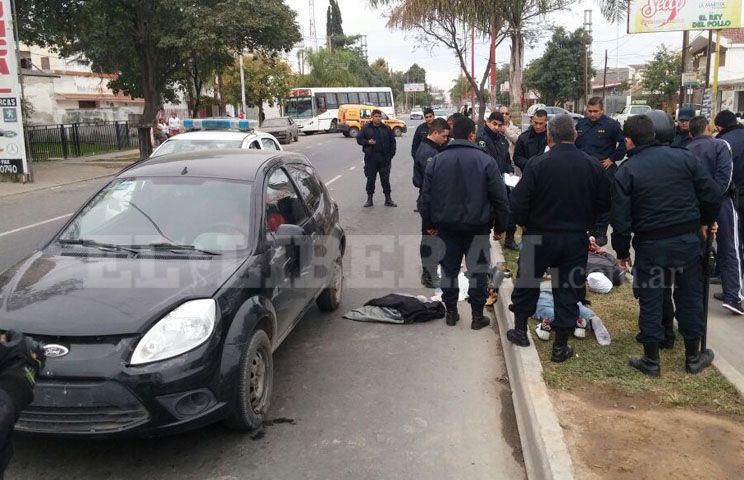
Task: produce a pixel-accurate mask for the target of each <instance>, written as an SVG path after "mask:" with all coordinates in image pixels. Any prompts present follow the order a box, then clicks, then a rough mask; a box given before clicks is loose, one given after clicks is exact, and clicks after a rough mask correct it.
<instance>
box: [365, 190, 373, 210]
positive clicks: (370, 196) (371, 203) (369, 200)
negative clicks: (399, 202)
mask: <svg viewBox="0 0 744 480" xmlns="http://www.w3.org/2000/svg"><path fill="white" fill-rule="evenodd" d="M364 206H365V207H372V206H374V203H373V202H372V194H371V193H368V194H367V203H365V204H364Z"/></svg>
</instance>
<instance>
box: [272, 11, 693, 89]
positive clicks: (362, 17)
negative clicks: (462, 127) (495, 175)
mask: <svg viewBox="0 0 744 480" xmlns="http://www.w3.org/2000/svg"><path fill="white" fill-rule="evenodd" d="M286 1H287V3H288V4H289V5H290V6H291V7H292V8H293V9H295V10H296V11H297V13H298V22H299V23H300V27H301V28H302V32H303V35H304V36H305V42H306V43H308V44H309V43H310V39H309V29H310V28H309V27H310V9H309V1H308V0H286ZM339 6H340V7H341V14H342V17H343V21H344V23H343V27H344V32H345V33H346V34H348V35H357V34H359V35H367V37H368V40H367V41H368V45H369V59H370V61H372V60H374V59H376V58H379V57H382V58H385V59H386V60H387V61H388V63H389V64H390V66H391V67H392V68H394V69H395V70H407V69H408V67H410V66H411V64H413V63H418V64H419V65H420V66H422V67H424V68H425V69H426V72H427V81H428V82H429V83H430V84H433V85H435V86H437V87H439V88H443V89H445V90H447V91H449V89H450V87H451V86H452V81H453V79H455V78H456V77H457V75H458V72H459V67H458V63H457V61H456V59H455V57H454V55H453V54H452V53H451V51H450V50H447V49H445V48H444V47H440V46H438V45H434V48H431V45H420V44H418V42H417V40H416V38H415V35H413V34H411V33H407V32H403V31H400V30H391V29H388V28H387V27H386V23H387V21H386V19H385V12H384V11H383V10H374V9H371V8H369V7H368V6H367V2H366V0H339ZM327 8H328V1H327V0H315V22H316V30H317V34H318V43H319V45H320V46H322V45H323V44H324V43H325V24H326V9H327ZM586 9H589V10H592V21H593V25H592V30H593V33H594V35H593V37H594V44H593V46H592V56H593V60H594V65H595V68H596V69H597V70H600V69H601V68H602V66H603V65H604V51H605V49H607V51H608V57H609V61H608V66H609V67H615V66H626V65H628V64H637V63H644V62H646V61H647V60H649V59H650V58H651V57H652V56H653V53H654V51H655V50H656V48H657V47H658V46H659V45H661V44H662V43H663V44H665V45H667V47H669V48H673V49H676V48H681V46H682V32H673V33H645V34H635V35H628V34H627V33H625V29H626V26H625V23H624V22H623V24H622V25H617V24H614V25H613V24H609V23H607V22H606V21H605V20H604V19H603V18H602V15H601V13H600V11H599V8H598V7H597V3H596V2H595V1H594V0H583V1H577V2H576V3H575V4H574V5H573V6H572V7H571V8H570V9H567V10H565V11H562V12H558V13H554V14H552V15H549V16H548V17H547V18H546V20H545V26H546V29H547V28H549V26H550V25H551V24H552V25H555V26H563V27H565V28H567V29H569V30H574V29H576V28H579V27H581V26H582V24H583V21H584V10H586ZM550 35H551V32H550V31H548V30H546V32H545V41H542V42H538V44H537V45H534V46H532V47H528V48H527V49H526V50H525V56H526V61H525V65H526V64H527V63H528V62H529V61H530V60H532V59H534V58H536V57H539V56H540V55H541V54H542V51H543V49H544V48H545V42H546V41H547V40H548V39H549V38H550ZM696 35H697V32H692V34H691V39H692V38H695V36H696ZM508 43H509V42H508V41H504V43H503V44H502V45H501V46H500V47H499V49H498V51H497V53H496V57H497V58H496V61H497V62H498V63H504V62H508V61H509V46H508ZM476 44H478V41H477V40H476ZM487 61H488V45H487V42H486V41H485V40H484V41H481V42H480V45H477V48H476V72H478V71H480V72H481V73H480V75H482V73H483V68H485V65H486V62H487ZM295 63H296V62H295ZM295 68H296V65H295Z"/></svg>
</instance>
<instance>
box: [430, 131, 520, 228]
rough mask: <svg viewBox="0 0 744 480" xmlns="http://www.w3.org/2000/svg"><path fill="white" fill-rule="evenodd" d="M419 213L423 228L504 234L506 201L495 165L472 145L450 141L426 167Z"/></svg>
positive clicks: (504, 190)
mask: <svg viewBox="0 0 744 480" xmlns="http://www.w3.org/2000/svg"><path fill="white" fill-rule="evenodd" d="M419 211H420V213H421V218H422V219H423V224H424V226H425V227H426V228H439V229H443V230H455V231H461V232H468V233H488V231H489V230H490V229H491V227H493V229H494V230H495V231H497V232H503V231H504V229H505V228H506V224H507V220H508V217H509V200H508V199H507V196H506V186H505V185H504V179H503V177H502V176H501V172H500V171H499V169H498V167H497V166H496V162H494V161H493V159H492V158H491V156H490V155H488V154H487V153H486V152H484V151H483V150H481V149H480V148H479V147H478V146H477V145H476V144H474V143H473V142H469V141H467V140H453V141H452V142H450V143H449V144H448V145H447V146H446V147H445V148H444V149H443V150H442V152H441V153H439V154H438V155H437V156H435V157H434V158H433V159H432V161H431V162H430V163H429V165H428V166H427V167H426V174H425V175H424V186H423V189H422V191H421V205H420V208H419Z"/></svg>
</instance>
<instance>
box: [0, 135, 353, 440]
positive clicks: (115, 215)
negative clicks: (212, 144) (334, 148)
mask: <svg viewBox="0 0 744 480" xmlns="http://www.w3.org/2000/svg"><path fill="white" fill-rule="evenodd" d="M338 221H339V213H338V206H337V205H336V204H335V203H334V202H333V200H332V199H331V197H330V195H329V193H328V190H327V189H326V187H325V186H324V185H323V183H322V182H321V181H320V180H319V178H318V176H317V174H316V173H315V171H314V169H313V167H312V165H310V163H308V161H307V159H306V158H305V157H304V156H302V155H299V154H292V153H289V152H278V151H275V152H270V153H267V152H251V151H245V150H235V151H213V152H191V153H187V154H178V155H166V156H163V157H158V158H155V159H150V160H146V161H143V162H139V163H137V164H135V165H134V166H132V167H130V168H128V169H126V170H124V171H122V172H121V173H120V174H119V175H117V177H116V178H115V179H114V180H113V181H111V182H110V183H109V184H108V185H106V186H105V187H104V188H103V189H102V190H100V191H99V192H98V193H97V194H96V195H95V196H93V197H92V198H91V200H90V201H88V202H87V203H86V204H85V206H83V207H82V208H81V209H80V210H79V211H78V212H77V213H76V214H75V215H74V216H73V217H72V218H71V220H70V221H69V222H68V223H67V224H66V225H65V226H64V227H63V228H62V229H61V230H60V231H59V233H58V234H57V235H55V238H54V239H53V240H52V241H51V242H50V243H49V244H48V245H46V246H45V247H44V248H43V249H42V250H40V251H38V252H36V253H34V254H33V255H31V256H30V257H29V258H28V259H26V260H24V261H22V262H20V263H19V264H17V265H16V266H14V267H12V268H11V269H9V270H8V271H6V272H5V273H3V274H2V275H0V329H2V330H8V329H15V330H18V331H21V332H24V333H26V334H27V335H29V336H31V337H32V338H33V339H35V340H38V341H40V342H42V343H43V344H45V352H46V354H47V357H48V358H47V361H46V366H45V368H44V370H43V371H42V372H41V375H40V378H39V380H38V383H37V386H36V391H35V392H36V393H35V399H34V402H33V403H32V404H31V406H30V407H29V408H28V409H27V410H25V411H24V412H23V413H22V415H21V417H20V419H19V421H18V423H17V425H16V430H17V431H21V432H31V433H37V434H53V435H62V436H120V435H132V434H134V435H142V436H153V435H159V434H163V433H166V432H167V433H173V432H178V431H182V430H186V429H190V428H194V427H198V426H201V425H206V424H209V423H212V422H215V421H218V420H225V421H226V422H227V423H228V424H229V425H230V426H232V427H234V428H237V429H243V430H251V429H255V428H257V427H259V426H260V425H261V423H262V421H263V419H264V415H265V414H266V411H267V409H268V408H269V401H270V397H271V390H272V378H273V363H272V353H273V352H274V350H275V349H276V348H277V347H278V346H279V344H280V343H281V342H282V341H283V340H284V339H285V338H286V337H287V335H288V334H289V333H290V332H291V330H292V328H293V327H294V326H295V325H296V324H297V322H298V321H299V320H300V319H301V318H302V316H303V314H304V313H305V312H306V311H307V310H308V309H310V308H311V307H312V306H313V304H317V306H318V307H319V308H320V309H321V310H326V311H330V310H334V309H336V308H338V305H339V302H340V300H341V292H342V289H343V268H342V260H343V254H344V249H345V243H346V237H345V234H344V231H343V230H342V228H341V227H340V226H339V224H338Z"/></svg>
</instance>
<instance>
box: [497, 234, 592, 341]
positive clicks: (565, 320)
mask: <svg viewBox="0 0 744 480" xmlns="http://www.w3.org/2000/svg"><path fill="white" fill-rule="evenodd" d="M588 249H589V238H588V237H587V235H586V233H585V232H577V233H546V234H542V235H536V234H525V233H523V234H522V250H521V251H520V252H519V270H518V272H517V282H516V286H515V288H514V293H512V305H511V306H510V307H509V308H510V310H511V311H512V312H514V313H515V314H517V315H524V316H527V317H531V316H533V315H534V314H535V310H536V309H537V300H538V299H539V298H540V282H541V281H542V278H543V275H544V274H545V272H546V271H547V269H548V268H550V276H551V281H552V283H553V300H554V303H555V320H554V321H553V323H552V325H554V326H555V328H556V329H572V328H574V327H575V326H576V320H578V318H579V306H578V302H579V301H580V300H582V298H581V293H580V292H582V291H583V288H584V285H585V284H586V261H587V255H588V253H587V252H588Z"/></svg>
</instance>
